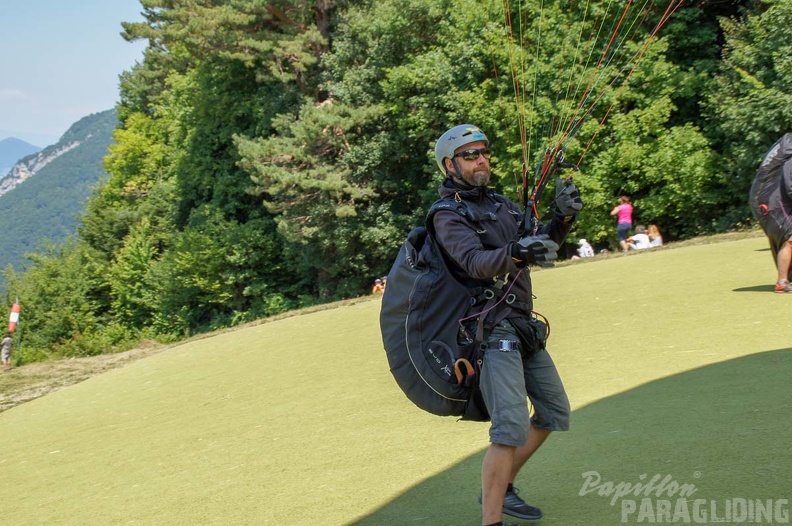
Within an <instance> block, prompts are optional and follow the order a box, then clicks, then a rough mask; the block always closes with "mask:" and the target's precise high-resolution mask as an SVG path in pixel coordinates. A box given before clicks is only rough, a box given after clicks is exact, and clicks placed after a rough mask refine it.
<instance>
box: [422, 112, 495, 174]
mask: <svg viewBox="0 0 792 526" xmlns="http://www.w3.org/2000/svg"><path fill="white" fill-rule="evenodd" d="M478 141H484V144H485V145H486V146H489V140H488V139H487V136H486V135H484V132H483V131H481V130H480V129H479V128H478V126H473V125H472V124H460V125H459V126H454V127H453V128H451V129H450V130H448V131H447V132H445V133H444V134H443V135H441V136H440V138H439V139H437V143H436V144H435V161H437V166H438V168H440V171H441V172H443V173H446V169H445V166H444V165H443V159H445V158H446V157H448V158H449V159H453V158H454V152H455V151H456V150H457V148H459V147H460V146H464V145H466V144H470V143H472V142H478Z"/></svg>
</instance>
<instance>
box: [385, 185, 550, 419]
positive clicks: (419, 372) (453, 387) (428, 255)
mask: <svg viewBox="0 0 792 526" xmlns="http://www.w3.org/2000/svg"><path fill="white" fill-rule="evenodd" d="M495 197H496V199H499V200H500V199H502V198H500V196H497V195H495ZM439 210H452V211H454V212H456V213H458V214H459V215H461V216H463V217H466V218H467V219H468V220H469V221H471V222H472V223H473V224H474V225H477V224H478V222H479V219H478V218H476V217H475V212H474V211H473V210H472V209H471V208H470V207H469V206H468V205H467V204H466V203H465V202H464V201H455V200H454V199H452V198H450V197H448V198H443V199H440V200H438V201H436V202H435V203H434V204H433V205H432V207H431V208H430V209H429V212H428V214H427V219H426V227H423V226H421V227H417V228H415V229H413V230H412V231H411V232H410V233H409V234H408V236H407V240H406V241H405V243H404V244H403V245H402V246H401V248H400V249H399V255H398V257H397V258H396V261H395V262H394V264H393V267H392V268H391V271H390V273H389V274H388V286H387V287H386V288H385V294H384V295H383V298H382V310H381V312H380V328H381V330H382V339H383V344H384V346H385V352H386V354H387V357H388V363H389V365H390V370H391V373H392V374H393V376H394V378H395V379H396V382H397V384H398V385H399V387H400V388H401V389H402V391H404V393H405V394H406V395H407V397H408V398H409V399H410V400H411V401H412V402H413V403H415V405H417V406H418V407H420V408H421V409H423V410H425V411H428V412H430V413H432V414H436V415H440V416H460V417H461V419H462V420H474V421H488V420H489V413H488V411H487V408H486V406H485V404H484V400H483V397H482V395H481V391H480V388H479V378H480V376H481V375H480V372H481V367H482V364H483V360H484V352H485V350H486V349H487V346H488V344H487V337H488V336H489V334H490V332H491V331H492V329H493V327H494V326H495V325H497V324H498V323H499V322H501V321H502V320H503V319H505V318H506V317H507V316H509V314H511V313H512V312H513V311H514V310H515V309H517V310H519V311H520V312H521V315H520V316H516V317H510V321H511V322H512V324H513V325H514V326H515V328H516V329H517V330H518V332H519V333H520V340H521V341H520V342H519V343H517V344H516V345H517V346H518V347H521V349H520V350H521V352H523V354H524V355H525V354H527V353H529V352H530V353H533V352H538V351H540V350H542V349H544V344H545V341H546V339H547V336H548V334H549V330H548V325H547V320H546V319H545V318H544V317H543V316H541V315H539V314H538V313H534V312H532V311H531V309H530V306H529V305H527V304H525V303H522V302H519V301H517V298H516V297H515V295H514V294H511V292H510V291H511V286H512V285H513V283H514V282H515V281H516V279H517V277H518V276H519V274H518V276H515V277H514V278H513V279H511V280H510V282H507V281H506V280H504V279H499V280H497V281H494V282H493V284H492V285H491V286H481V285H479V284H478V283H479V282H477V284H476V285H472V286H471V284H470V283H468V284H465V283H462V282H461V281H460V280H459V279H457V278H456V277H454V275H453V274H452V272H451V271H450V269H449V267H448V261H447V260H446V257H445V256H444V255H443V251H442V249H441V248H440V247H439V245H438V244H437V242H436V238H435V235H434V232H433V226H432V225H433V218H434V215H435V214H436V213H437V212H438V211H439ZM477 230H480V229H477ZM501 343H502V344H509V345H511V344H515V342H505V341H504V342H501Z"/></svg>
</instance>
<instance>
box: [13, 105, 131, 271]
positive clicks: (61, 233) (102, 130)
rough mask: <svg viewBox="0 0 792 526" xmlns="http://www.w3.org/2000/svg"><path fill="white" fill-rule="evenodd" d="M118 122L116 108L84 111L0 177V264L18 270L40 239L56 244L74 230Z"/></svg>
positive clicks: (100, 175)
mask: <svg viewBox="0 0 792 526" xmlns="http://www.w3.org/2000/svg"><path fill="white" fill-rule="evenodd" d="M117 122H118V120H117V117H116V112H115V110H108V111H104V112H101V113H95V114H93V115H89V116H87V117H84V118H82V119H80V120H79V121H77V122H76V123H74V124H73V125H72V126H71V127H70V128H69V130H68V131H67V132H66V133H65V134H63V137H61V139H60V140H59V141H58V142H57V143H56V144H54V145H52V146H47V147H46V148H44V149H43V150H41V151H38V152H37V153H34V154H32V155H28V156H26V157H24V158H23V159H22V160H20V161H19V162H18V163H16V164H15V165H14V166H13V168H12V169H11V171H10V173H9V174H8V175H7V176H6V177H4V178H3V179H2V180H0V269H4V268H5V267H6V265H8V264H9V263H10V264H12V265H13V266H14V268H16V269H18V270H19V269H21V267H22V263H23V261H24V255H25V254H27V253H29V252H34V251H35V250H36V249H37V248H39V247H40V246H41V245H42V243H43V242H44V241H50V242H53V243H56V244H60V243H62V242H63V241H64V240H65V239H66V238H67V237H68V236H70V235H71V234H73V233H74V232H75V229H76V226H77V219H78V217H79V215H80V214H81V213H82V211H83V209H84V207H85V202H86V200H87V198H88V197H89V196H90V195H91V192H92V191H93V188H94V187H95V186H96V185H97V183H99V181H100V180H101V179H103V178H104V177H105V176H106V173H105V171H104V168H103V167H102V159H103V158H104V156H105V155H107V147H108V146H109V145H110V144H111V142H112V134H113V130H114V129H115V126H116V124H117ZM0 280H2V277H0Z"/></svg>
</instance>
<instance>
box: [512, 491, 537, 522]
mask: <svg viewBox="0 0 792 526" xmlns="http://www.w3.org/2000/svg"><path fill="white" fill-rule="evenodd" d="M518 491H519V490H518V489H517V488H512V489H511V490H507V491H506V497H505V498H504V499H503V513H504V514H505V515H510V516H512V517H517V518H518V519H525V520H527V521H536V520H539V519H541V518H542V516H543V515H542V510H540V509H539V508H535V507H533V506H530V505H528V504H526V503H525V501H524V500H522V499H521V498H520V496H519V495H517V493H518Z"/></svg>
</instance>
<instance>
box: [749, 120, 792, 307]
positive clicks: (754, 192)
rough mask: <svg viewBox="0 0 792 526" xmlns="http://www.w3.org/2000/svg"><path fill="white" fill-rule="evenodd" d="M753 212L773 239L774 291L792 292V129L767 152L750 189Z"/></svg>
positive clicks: (769, 238) (771, 244)
mask: <svg viewBox="0 0 792 526" xmlns="http://www.w3.org/2000/svg"><path fill="white" fill-rule="evenodd" d="M749 203H750V206H751V212H752V214H753V216H754V218H755V219H756V221H757V222H758V223H759V226H761V227H762V231H764V233H765V235H766V236H767V240H768V242H769V243H770V250H771V252H772V256H773V261H774V263H775V265H776V270H777V273H776V282H775V286H774V288H773V291H774V292H778V293H781V294H789V293H792V283H790V280H792V272H790V265H791V264H792V217H790V213H789V211H790V210H792V133H785V134H784V135H783V136H782V137H781V138H780V139H778V140H777V141H776V142H775V144H773V146H772V148H770V150H768V152H767V153H766V154H765V157H764V159H763V160H762V164H761V165H760V166H759V170H758V171H757V172H756V176H755V177H754V180H753V183H752V184H751V190H750V193H749Z"/></svg>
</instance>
